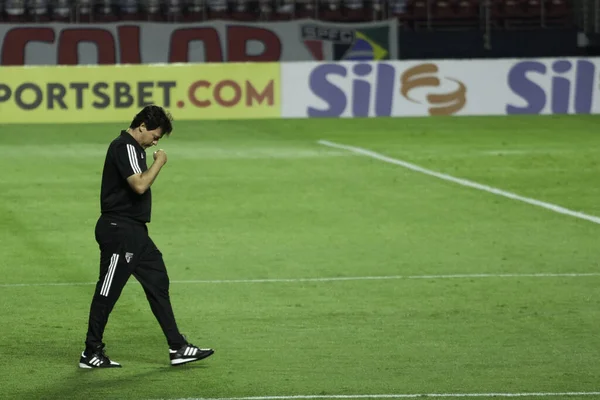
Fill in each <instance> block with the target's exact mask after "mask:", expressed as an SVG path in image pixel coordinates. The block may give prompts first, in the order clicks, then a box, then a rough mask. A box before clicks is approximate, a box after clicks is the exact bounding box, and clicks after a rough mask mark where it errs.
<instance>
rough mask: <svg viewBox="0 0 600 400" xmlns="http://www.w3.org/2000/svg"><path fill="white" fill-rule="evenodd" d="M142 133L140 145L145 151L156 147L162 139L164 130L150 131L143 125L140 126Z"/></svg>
mask: <svg viewBox="0 0 600 400" xmlns="http://www.w3.org/2000/svg"><path fill="white" fill-rule="evenodd" d="M140 132H141V143H140V145H141V146H142V147H143V148H144V149H147V148H149V147H152V146H156V144H157V143H158V141H159V140H160V139H161V138H162V128H160V127H158V128H156V129H153V130H151V131H149V130H148V129H147V128H146V125H144V124H142V125H140Z"/></svg>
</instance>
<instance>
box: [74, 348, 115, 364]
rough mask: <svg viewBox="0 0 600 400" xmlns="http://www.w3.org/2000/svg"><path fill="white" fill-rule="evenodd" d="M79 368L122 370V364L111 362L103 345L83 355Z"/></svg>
mask: <svg viewBox="0 0 600 400" xmlns="http://www.w3.org/2000/svg"><path fill="white" fill-rule="evenodd" d="M79 368H88V369H90V368H121V364H119V363H117V362H114V361H111V360H110V358H108V356H107V355H106V353H104V345H101V346H98V347H97V348H95V349H93V350H92V351H89V352H86V351H84V352H83V353H81V358H80V359H79Z"/></svg>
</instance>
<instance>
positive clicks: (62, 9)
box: [50, 0, 73, 22]
mask: <svg viewBox="0 0 600 400" xmlns="http://www.w3.org/2000/svg"><path fill="white" fill-rule="evenodd" d="M72 9H73V6H72V4H71V2H70V1H69V0H54V2H53V3H52V10H51V13H50V19H51V20H52V21H54V22H72V21H73V15H72Z"/></svg>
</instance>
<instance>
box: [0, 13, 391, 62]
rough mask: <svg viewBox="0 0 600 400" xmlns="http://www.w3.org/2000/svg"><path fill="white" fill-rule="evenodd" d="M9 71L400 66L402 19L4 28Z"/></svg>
mask: <svg viewBox="0 0 600 400" xmlns="http://www.w3.org/2000/svg"><path fill="white" fill-rule="evenodd" d="M0 44H1V45H0V48H1V52H0V64H1V65H77V64H85V65H90V64H146V63H183V62H277V61H311V60H317V61H339V60H375V61H377V60H394V59H397V58H398V54H397V52H398V34H397V21H395V20H390V21H380V22H372V23H361V24H336V23H328V22H322V21H315V20H310V19H305V20H294V21H286V22H264V23H242V22H230V21H211V22H205V23H193V24H176V23H153V22H131V23H107V24H102V23H96V24H0Z"/></svg>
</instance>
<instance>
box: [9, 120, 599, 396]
mask: <svg viewBox="0 0 600 400" xmlns="http://www.w3.org/2000/svg"><path fill="white" fill-rule="evenodd" d="M127 123H128V121H124V124H122V125H118V124H105V125H60V126H59V125H19V126H13V125H4V126H2V134H1V135H0V150H1V156H0V170H1V171H2V172H1V174H0V260H1V261H0V299H1V304H2V306H1V307H0V321H1V324H0V337H1V340H2V346H1V350H0V376H1V378H0V379H1V381H2V384H1V388H2V389H1V394H0V398H2V399H5V398H6V399H183V398H193V399H197V398H239V397H254V396H258V397H265V396H295V395H306V396H308V395H322V396H334V395H342V396H349V397H353V396H354V397H357V396H359V395H362V396H364V395H383V394H387V395H396V396H397V397H400V398H401V396H402V395H406V396H405V397H408V395H411V394H413V395H414V394H435V393H438V394H456V395H458V396H459V397H469V398H475V397H476V396H468V395H470V394H475V393H479V394H482V395H487V396H488V397H490V396H491V395H490V393H504V394H511V393H512V394H515V395H516V394H520V395H523V396H524V395H525V394H527V393H547V394H553V393H554V394H556V393H565V392H576V393H580V394H579V395H573V396H567V395H562V396H561V395H552V396H551V397H553V398H567V397H568V398H569V399H590V398H600V395H594V394H593V392H599V391H600V268H599V266H600V258H599V255H600V254H599V253H600V246H599V244H600V240H599V237H600V225H598V224H597V223H594V222H592V221H588V220H584V219H581V218H576V217H573V216H569V215H564V214H560V213H557V212H553V211H551V210H548V209H544V208H541V207H537V206H535V205H531V204H526V203H523V202H520V201H516V200H511V199H508V198H505V197H502V196H498V195H495V194H492V193H489V192H485V191H481V190H476V189H473V188H468V187H464V186H461V185H459V184H456V183H453V182H449V181H444V180H441V179H436V178H434V177H432V176H428V175H425V174H422V173H419V172H415V171H411V170H409V169H406V168H403V167H401V166H398V165H394V164H390V163H386V162H383V161H381V160H377V159H374V158H371V157H366V156H360V155H357V154H354V153H352V152H349V151H346V150H342V149H335V148H330V147H326V146H323V145H320V144H318V143H317V141H318V140H320V139H325V140H329V141H332V142H336V143H341V144H345V145H350V146H357V147H361V148H365V149H368V150H372V151H375V152H378V153H380V154H383V155H385V156H388V157H393V158H395V159H399V160H403V161H406V162H410V163H414V164H417V165H419V166H421V167H423V168H428V169H431V170H434V171H438V172H441V173H445V174H449V175H451V176H453V177H457V178H464V179H468V180H471V181H474V182H477V183H480V184H484V185H489V186H491V187H494V188H498V189H502V190H505V191H508V192H512V193H516V194H518V195H521V196H525V197H529V198H533V199H537V200H540V201H543V202H547V203H551V204H555V205H558V206H562V207H565V208H568V209H570V210H574V211H579V212H582V213H585V214H586V215H591V216H600V185H599V182H600V181H599V179H600V157H599V156H600V136H599V134H600V131H599V130H598V127H599V126H600V117H597V116H563V117H549V116H545V117H542V116H535V117H534V116H530V117H510V118H508V117H494V118H492V117H489V118H475V117H454V118H417V119H368V120H366V119H365V120H272V121H271V120H269V121H266V120H263V121H228V122H176V124H175V131H174V133H173V135H172V137H170V138H168V139H164V140H163V141H161V143H160V147H162V148H164V149H165V151H166V152H167V154H168V156H169V161H168V164H167V165H166V167H165V168H164V169H163V171H162V173H161V175H160V176H159V178H158V180H157V181H156V182H155V184H154V186H153V199H154V205H153V221H152V223H151V224H150V226H149V229H150V234H151V236H152V237H153V239H154V240H155V242H156V243H157V245H158V246H159V248H160V249H161V250H162V252H163V254H164V257H165V261H166V263H167V267H168V269H169V273H170V277H171V280H172V285H171V295H172V300H173V304H174V308H175V314H176V317H177V319H178V322H179V325H180V328H181V330H182V332H184V334H186V336H187V337H188V339H189V340H190V341H191V342H192V343H194V344H196V345H199V346H201V347H213V348H215V350H216V353H215V355H214V356H213V357H211V358H209V359H207V360H204V361H201V362H198V363H195V364H190V365H186V366H183V367H180V368H172V367H170V366H169V363H168V353H167V346H166V342H165V339H164V338H163V336H162V333H161V331H160V328H159V326H158V324H157V323H156V321H155V320H154V318H153V316H152V313H151V311H150V309H149V307H148V304H147V302H146V299H145V296H144V294H143V291H142V289H141V286H140V285H139V284H138V283H137V282H136V281H135V279H134V278H132V279H131V280H130V282H129V284H128V285H127V286H126V287H125V290H124V292H123V295H122V297H121V299H120V300H119V302H118V303H117V306H116V307H115V310H114V312H113V314H112V315H111V319H110V321H109V324H108V327H107V330H106V336H105V342H106V343H107V353H108V355H109V356H110V357H111V358H113V359H114V360H116V361H118V362H120V363H122V364H123V368H121V369H116V370H94V371H83V370H79V369H78V368H77V363H78V359H79V354H80V353H81V351H82V350H83V341H84V337H85V331H86V327H87V326H86V324H87V313H88V309H89V304H90V300H91V296H92V293H93V283H94V281H95V280H96V279H97V275H98V249H97V245H96V243H95V241H94V225H95V223H96V219H97V217H98V213H99V188H100V177H101V175H100V174H101V170H102V164H103V162H104V156H105V151H106V147H107V145H108V143H109V142H110V141H111V140H112V139H113V138H114V137H116V136H117V135H118V133H119V130H120V129H121V128H124V127H126V125H127ZM546 273H547V274H555V275H552V276H542V275H539V274H546ZM480 274H486V275H485V276H477V275H480ZM564 274H573V275H572V276H565V275H564ZM369 277H371V278H374V277H377V278H379V279H368V278H369ZM329 278H331V279H329ZM340 278H356V279H340ZM480 397H481V398H483V397H484V396H480ZM527 397H530V398H535V397H540V398H541V397H542V396H541V395H531V396H527ZM544 398H547V397H545V396H544Z"/></svg>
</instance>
